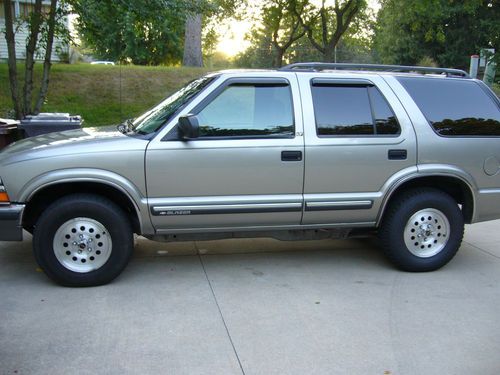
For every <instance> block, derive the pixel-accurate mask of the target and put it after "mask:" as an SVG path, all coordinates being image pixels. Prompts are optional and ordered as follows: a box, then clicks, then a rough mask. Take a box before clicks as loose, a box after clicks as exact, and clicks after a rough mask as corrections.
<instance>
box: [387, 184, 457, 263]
mask: <svg viewBox="0 0 500 375" xmlns="http://www.w3.org/2000/svg"><path fill="white" fill-rule="evenodd" d="M463 233H464V220H463V215H462V212H461V210H460V208H459V207H458V204H457V202H456V201H455V200H454V199H453V198H452V197H451V196H449V195H448V194H446V193H444V192H442V191H440V190H436V189H431V188H422V189H416V190H410V191H408V192H406V193H404V194H402V195H400V196H399V197H397V198H396V200H395V201H393V202H392V203H391V204H390V206H389V208H388V210H387V212H386V214H385V217H384V220H383V222H382V225H381V229H380V232H379V235H380V238H381V240H382V245H383V248H384V251H385V253H386V255H387V256H388V258H389V259H390V260H391V261H392V262H393V263H394V264H395V265H396V266H397V267H398V268H400V269H402V270H404V271H411V272H422V271H433V270H436V269H438V268H441V267H443V266H444V265H445V264H446V263H448V262H449V261H450V260H451V259H452V258H453V256H454V255H455V254H456V252H457V251H458V249H459V247H460V244H461V242H462V238H463Z"/></svg>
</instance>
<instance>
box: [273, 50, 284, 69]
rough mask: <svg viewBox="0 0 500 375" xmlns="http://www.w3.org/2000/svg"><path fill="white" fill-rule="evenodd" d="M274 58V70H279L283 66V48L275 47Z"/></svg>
mask: <svg viewBox="0 0 500 375" xmlns="http://www.w3.org/2000/svg"><path fill="white" fill-rule="evenodd" d="M275 50H276V53H275V56H274V64H273V66H274V67H275V68H281V66H282V65H283V55H284V54H285V50H284V49H283V48H278V47H276V46H275Z"/></svg>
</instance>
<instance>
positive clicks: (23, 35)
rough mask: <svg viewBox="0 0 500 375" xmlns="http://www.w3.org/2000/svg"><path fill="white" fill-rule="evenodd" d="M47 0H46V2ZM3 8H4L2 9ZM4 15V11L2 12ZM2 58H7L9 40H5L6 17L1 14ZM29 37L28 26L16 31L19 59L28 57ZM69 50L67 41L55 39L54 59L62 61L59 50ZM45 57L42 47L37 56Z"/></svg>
mask: <svg viewBox="0 0 500 375" xmlns="http://www.w3.org/2000/svg"><path fill="white" fill-rule="evenodd" d="M46 3H47V2H46V1H44V4H46ZM49 4H50V2H49ZM0 6H1V7H2V8H3V6H4V4H3V2H2V1H0ZM2 10H3V9H2ZM2 15H3V12H2ZM0 30H1V31H0V60H4V59H7V57H8V51H7V41H6V40H5V32H4V30H5V19H4V18H3V17H1V16H0ZM27 38H28V30H27V27H26V26H25V27H21V28H20V29H19V30H17V32H16V57H17V58H18V59H24V58H25V57H26V40H27ZM58 51H63V52H68V51H69V47H68V45H66V44H65V43H63V42H62V41H61V40H60V39H57V38H55V39H54V45H53V48H52V61H60V58H59V52H58ZM44 57H45V50H43V49H41V50H40V51H39V52H38V53H37V54H36V55H35V58H36V59H37V60H43V59H44Z"/></svg>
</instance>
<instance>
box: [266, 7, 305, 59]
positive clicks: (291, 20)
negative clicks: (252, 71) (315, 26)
mask: <svg viewBox="0 0 500 375" xmlns="http://www.w3.org/2000/svg"><path fill="white" fill-rule="evenodd" d="M297 3H298V1H295V3H294V2H292V3H290V2H289V1H287V0H271V1H268V3H267V4H266V5H265V6H264V8H263V10H262V25H263V28H264V29H265V30H267V31H268V32H269V33H270V35H271V44H272V46H273V47H274V50H275V53H274V61H273V66H275V67H278V68H279V67H281V65H282V64H283V57H284V55H285V53H286V51H287V50H288V49H289V48H290V47H291V46H292V44H293V43H295V42H296V41H297V40H299V39H300V38H302V37H303V36H304V35H305V34H306V30H305V29H304V28H303V27H302V26H301V21H300V16H298V15H300V14H301V13H302V10H303V8H304V4H303V3H302V4H300V5H299V4H297ZM290 4H292V6H291V5H290ZM301 5H302V7H301V8H300V9H299V7H300V6H301Z"/></svg>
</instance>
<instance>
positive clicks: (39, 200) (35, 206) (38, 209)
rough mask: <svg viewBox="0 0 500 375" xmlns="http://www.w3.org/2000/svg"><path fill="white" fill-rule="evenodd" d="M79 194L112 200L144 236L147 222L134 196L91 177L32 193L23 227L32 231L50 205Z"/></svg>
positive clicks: (53, 185)
mask: <svg viewBox="0 0 500 375" xmlns="http://www.w3.org/2000/svg"><path fill="white" fill-rule="evenodd" d="M78 193H85V194H95V195H98V196H101V197H104V198H106V199H109V200H110V201H111V202H113V203H115V204H117V205H118V206H119V207H121V208H122V209H123V210H124V211H125V213H126V214H127V216H128V217H129V218H130V222H131V224H132V228H133V230H134V232H135V233H142V228H143V226H144V223H143V219H142V217H141V210H140V207H139V206H138V204H137V202H136V201H135V200H134V199H133V198H132V197H131V195H130V194H129V193H128V192H127V191H126V190H125V189H124V188H122V187H121V186H119V185H117V184H115V183H112V182H110V181H103V180H97V179H90V178H87V179H76V180H75V179H71V180H60V181H53V182H51V183H47V184H44V185H42V186H40V187H38V188H37V189H36V190H34V191H33V192H31V193H30V194H29V196H28V198H27V199H26V200H25V204H26V206H25V210H24V213H23V220H22V224H23V227H24V228H26V229H27V230H29V231H31V229H32V228H33V226H34V225H35V223H36V222H37V220H38V218H39V217H40V215H41V214H42V212H43V211H44V210H45V209H46V208H47V207H48V206H49V205H50V204H52V203H53V202H54V201H56V200H57V199H60V198H62V197H64V196H68V195H72V194H78Z"/></svg>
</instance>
